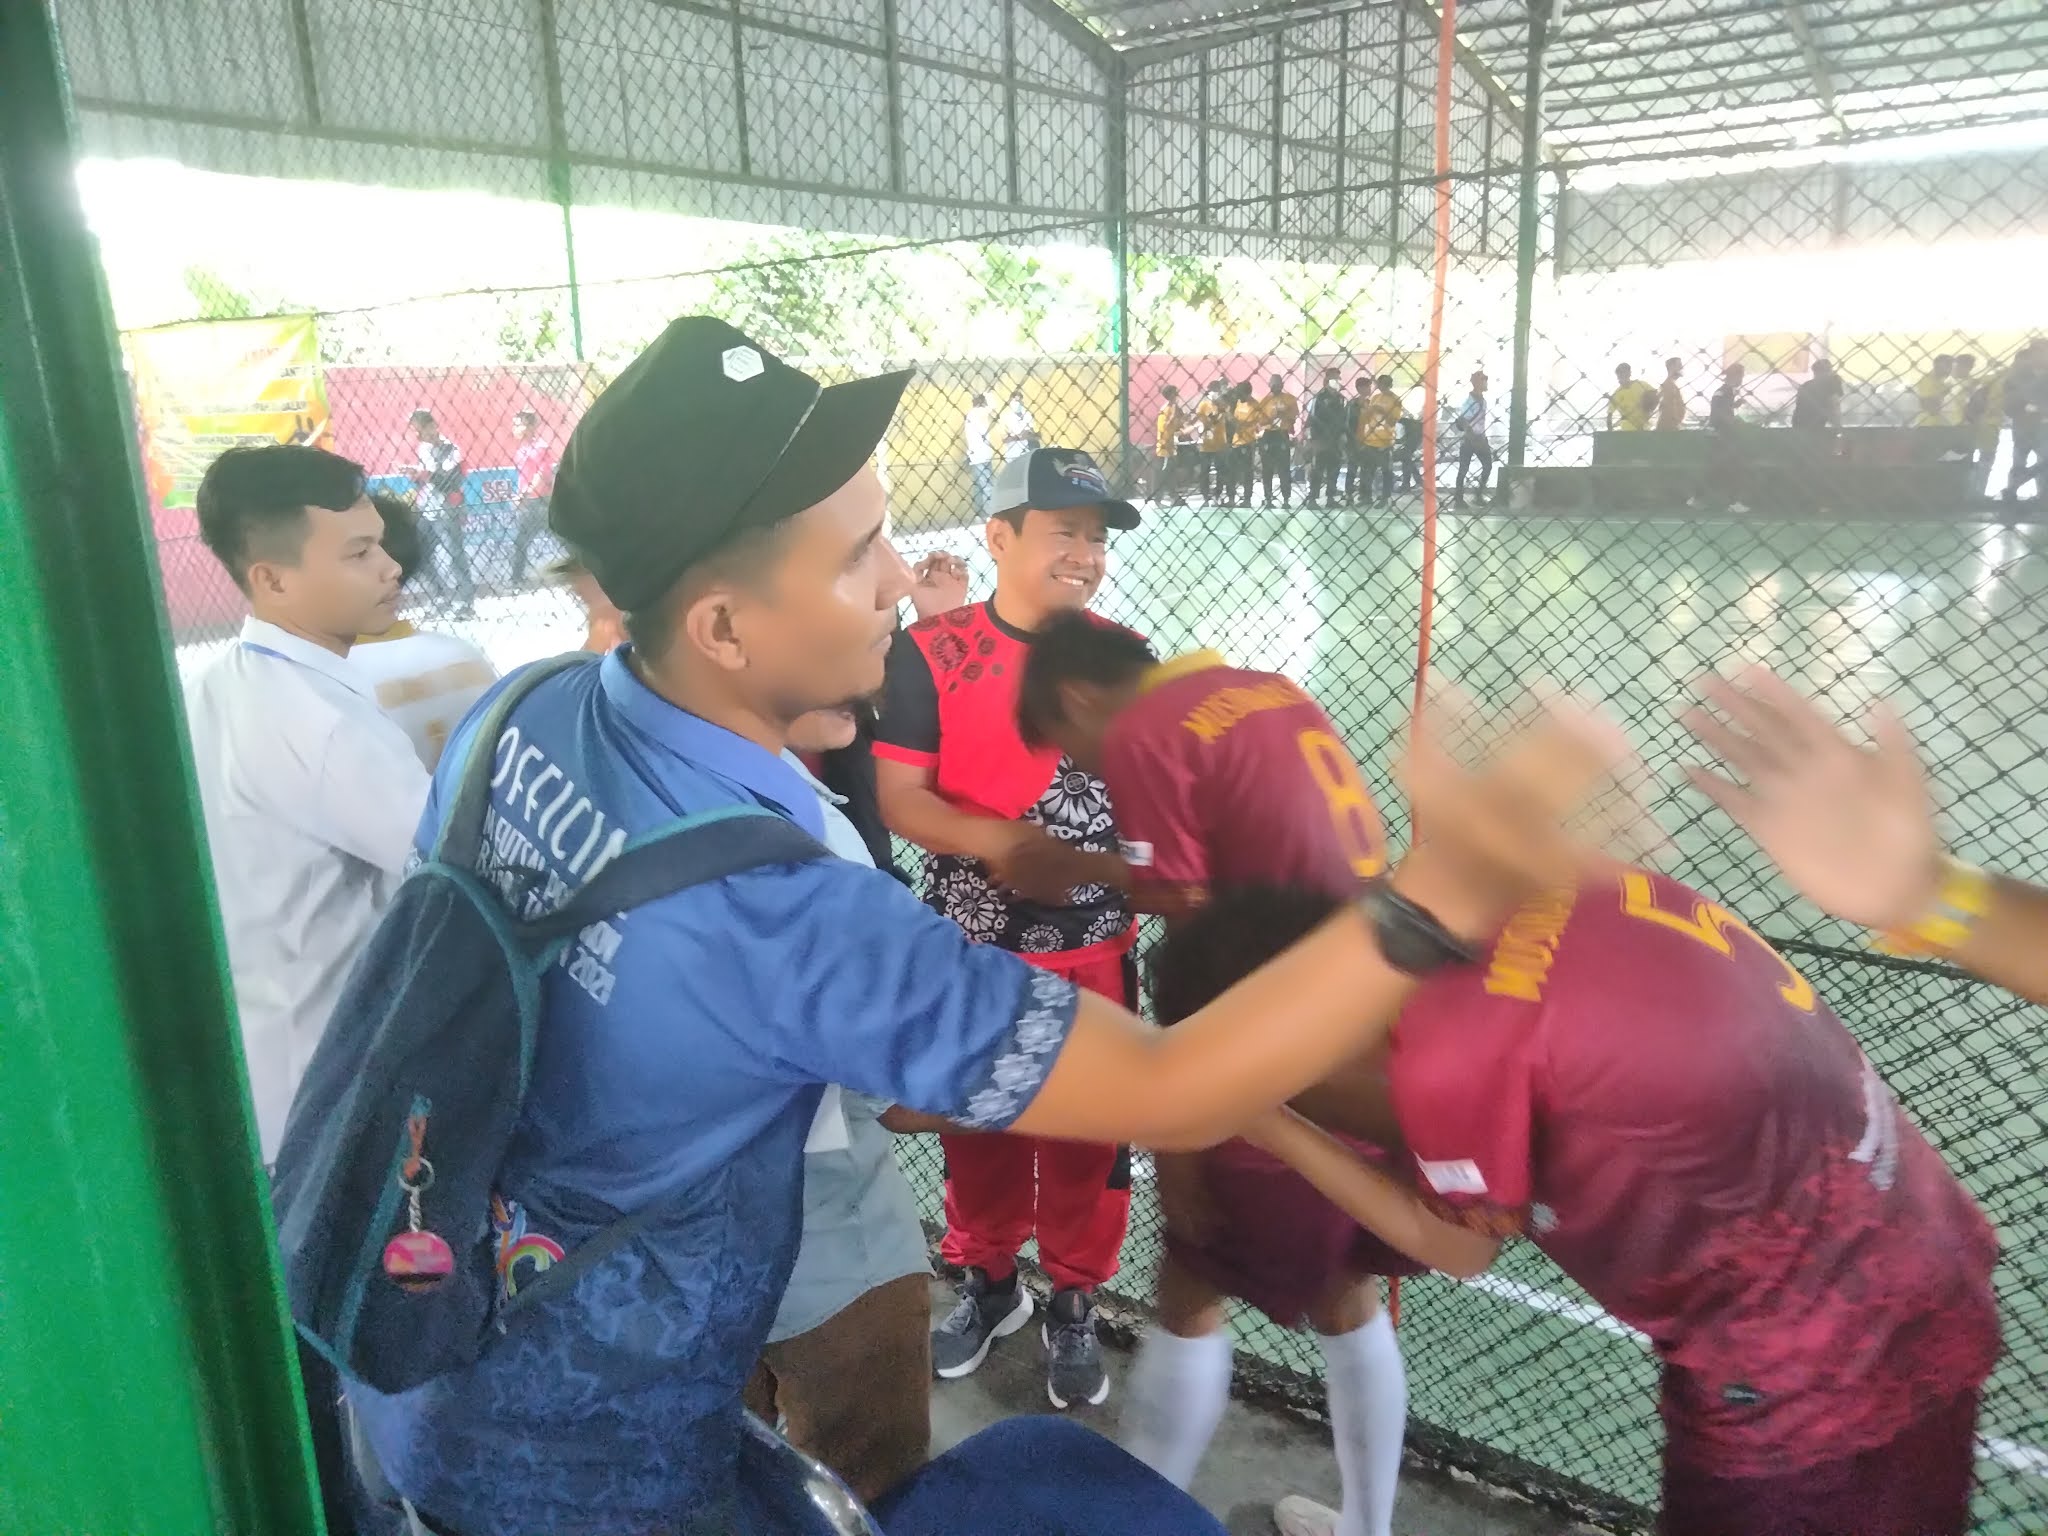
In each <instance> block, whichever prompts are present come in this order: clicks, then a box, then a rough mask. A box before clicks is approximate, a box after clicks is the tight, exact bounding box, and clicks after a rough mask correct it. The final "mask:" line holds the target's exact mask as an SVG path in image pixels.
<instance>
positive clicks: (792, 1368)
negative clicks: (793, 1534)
mask: <svg viewBox="0 0 2048 1536" xmlns="http://www.w3.org/2000/svg"><path fill="white" fill-rule="evenodd" d="M931 1327H932V1311H931V1277H930V1276H929V1275H921V1274H920V1275H905V1276H903V1277H902V1278H901V1279H897V1280H891V1281H889V1282H888V1283H887V1284H884V1285H878V1286H876V1287H875V1288H874V1289H873V1290H871V1291H869V1292H868V1293H867V1294H866V1295H864V1296H862V1297H861V1298H860V1299H859V1300H858V1301H855V1302H854V1303H853V1304H852V1305H850V1306H848V1307H847V1308H846V1309H845V1310H843V1311H841V1312H839V1313H837V1314H835V1315H834V1316H832V1317H829V1318H827V1319H826V1320H825V1321H824V1322H822V1323H820V1324H819V1325H818V1326H817V1327H815V1328H813V1329H812V1330H811V1331H810V1332H809V1333H800V1334H798V1335H797V1336H796V1337H795V1338H793V1339H784V1340H783V1341H782V1342H781V1343H779V1344H770V1345H769V1346H768V1347H767V1348H766V1349H764V1350H762V1351H761V1360H760V1363H759V1364H758V1365H756V1366H755V1367H754V1375H753V1379H752V1380H751V1381H749V1382H748V1383H747V1391H746V1403H747V1407H748V1409H749V1410H751V1411H752V1412H753V1413H754V1415H755V1416H756V1417H758V1418H760V1419H762V1420H764V1421H765V1422H767V1423H769V1424H773V1423H775V1422H776V1420H777V1418H778V1417H779V1418H780V1419H781V1420H782V1421H783V1430H782V1432H783V1435H784V1437H785V1438H787V1439H788V1441H789V1443H790V1444H792V1445H794V1446H795V1447H796V1448H797V1449H798V1450H800V1451H807V1452H809V1453H810V1454H811V1455H813V1456H815V1457H817V1458H818V1460H820V1461H822V1462H824V1463H825V1465H826V1466H828V1467H830V1468H831V1469H832V1470H833V1471H834V1472H837V1473H838V1474H839V1475H840V1476H841V1477H843V1478H844V1479H846V1483H847V1486H848V1487H850V1488H852V1489H853V1491H854V1492H855V1493H857V1494H858V1495H860V1498H861V1501H862V1502H863V1503H872V1502H873V1501H874V1500H875V1499H877V1498H879V1497H880V1496H881V1495H882V1494H884V1493H887V1492H888V1491H889V1490H890V1489H891V1488H894V1487H895V1486H896V1485H897V1484H898V1483H900V1482H902V1481H903V1480H904V1479H905V1478H907V1477H908V1476H910V1474H911V1473H913V1472H915V1471H916V1470H917V1469H918V1468H919V1467H921V1466H923V1465H924V1464H925V1461H926V1460H927V1458H929V1457H930V1455H931V1442H932V1407H931V1397H932V1339H931Z"/></svg>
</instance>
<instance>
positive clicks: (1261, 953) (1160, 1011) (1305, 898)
mask: <svg viewBox="0 0 2048 1536" xmlns="http://www.w3.org/2000/svg"><path fill="white" fill-rule="evenodd" d="M1343 905H1344V898H1342V897H1340V896H1336V895H1333V894H1331V893H1330V892H1329V891H1326V890H1321V889H1318V888H1316V887H1314V886H1306V885H1237V886H1230V887H1227V888H1225V889H1223V890H1220V891H1217V892H1216V893H1215V894H1214V895H1212V896H1211V897H1210V898H1209V900H1208V901H1207V902H1206V903H1204V904H1203V905H1202V906H1201V907H1200V908H1199V909H1198V910H1197V911H1196V912H1195V913H1194V915H1193V916H1191V917H1189V918H1188V919H1187V920H1186V921H1185V922H1181V923H1176V924H1174V925H1173V926H1172V927H1171V928H1169V929H1167V931H1166V937H1165V939H1164V940H1163V941H1161V943H1160V945H1159V947H1158V948H1157V949H1156V950H1154V951H1153V952H1152V968H1151V969H1152V1009H1153V1012H1154V1013H1155V1014H1156V1015H1157V1017H1158V1019H1159V1022H1160V1023H1161V1024H1178V1023H1180V1022H1181V1020H1183V1019H1186V1018H1188V1017H1190V1016H1191V1015H1193V1014H1196V1013H1199V1012H1200V1011H1201V1010H1202V1009H1204V1008H1206V1007H1208V1006H1209V1005H1210V1004H1211V1003H1213V1002H1215V1001H1216V999H1217V998H1219V997H1221V996H1222V995H1223V994H1224V993H1225V992H1228V991H1229V990H1230V989H1231V988H1232V987H1234V986H1236V985H1237V984H1238V983H1239V982H1240V981H1243V980H1244V979H1245V977H1247V976H1249V975H1251V973H1252V972H1253V971H1256V970H1257V969H1258V968H1259V967H1260V966H1262V965H1264V964H1265V963H1266V962H1267V961H1269V960H1272V959H1274V958H1276V957H1277V956H1279V955H1280V954H1282V953H1284V952H1285V951H1287V950H1289V949H1292V948H1293V947H1294V946H1295V945H1296V944H1298V943H1300V942H1301V941H1302V940H1303V939H1305V938H1307V937H1308V936H1309V935H1310V934H1311V933H1313V932H1315V931H1316V929H1318V928H1320V927H1321V926H1322V925H1323V924H1324V923H1325V922H1327V921H1329V919H1330V918H1331V917H1333V916H1334V915H1335V914H1336V913H1337V911H1338V909H1339V908H1341V907H1342V906H1343Z"/></svg>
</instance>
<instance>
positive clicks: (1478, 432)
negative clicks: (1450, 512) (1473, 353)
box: [1451, 371, 1493, 507]
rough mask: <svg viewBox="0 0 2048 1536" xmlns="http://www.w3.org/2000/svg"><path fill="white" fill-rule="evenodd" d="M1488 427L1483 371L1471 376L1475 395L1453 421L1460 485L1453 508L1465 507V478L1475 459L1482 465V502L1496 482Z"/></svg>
mask: <svg viewBox="0 0 2048 1536" xmlns="http://www.w3.org/2000/svg"><path fill="white" fill-rule="evenodd" d="M1486 426H1487V422H1486V374H1485V373H1484V372H1483V371H1482V372H1479V373H1475V374H1473V375H1472V393H1471V394H1469V395H1467V396H1466V397H1465V403H1464V404H1463V405H1461V406H1459V407H1458V410H1457V414H1456V415H1454V416H1453V417H1452V418H1451V431H1452V432H1453V433H1454V434H1455V436H1456V438H1457V442H1458V485H1457V490H1456V491H1455V492H1454V493H1453V498H1452V503H1451V504H1452V505H1453V506H1458V507H1462V506H1463V505H1465V475H1466V473H1467V471H1469V470H1470V469H1471V468H1472V464H1473V461H1474V460H1475V459H1476V460H1477V461H1478V463H1479V500H1481V501H1482V502H1483V501H1485V500H1486V493H1487V488H1488V486H1490V485H1491V484H1492V482H1493V444H1492V443H1490V442H1489V441H1487V437H1486Z"/></svg>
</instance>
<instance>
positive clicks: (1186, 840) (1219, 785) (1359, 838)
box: [1102, 651, 1387, 895]
mask: <svg viewBox="0 0 2048 1536" xmlns="http://www.w3.org/2000/svg"><path fill="white" fill-rule="evenodd" d="M1102 778H1103V782H1104V783H1106V784H1107V785H1108V786H1109V793H1110V798H1111V799H1112V800H1113V801H1114V802H1115V804H1116V812H1117V831H1118V833H1119V835H1120V836H1121V837H1122V838H1123V841H1124V852H1125V855H1126V856H1127V857H1128V858H1129V859H1130V861H1131V864H1132V866H1133V868H1134V869H1135V870H1136V873H1137V876H1138V879H1139V881H1140V882H1141V883H1143V884H1148V885H1154V886H1171V887H1177V888H1180V889H1181V890H1183V891H1186V892H1188V893H1190V894H1193V895H1201V894H1205V893H1207V892H1208V891H1210V890H1213V889H1216V888H1219V887H1224V886H1231V885H1247V884H1254V883H1256V884H1298V885H1308V886H1313V887H1316V888H1318V889H1322V890H1327V891H1330V892H1332V893H1333V894H1336V895H1348V894H1349V893H1350V892H1352V891H1353V890H1355V889H1356V888H1357V887H1358V885H1359V884H1360V882H1362V881H1364V880H1367V879H1370V878H1371V877H1372V876H1374V875H1376V874H1378V873H1379V872H1380V870H1381V869H1382V867H1384V865H1385V863H1386V855H1387V844H1386V833H1385V831H1384V829H1383V828H1382V827H1381V825H1380V818H1379V812H1378V810H1377V809H1376V808H1375V807H1374V805H1373V802H1372V796H1371V795H1370V794H1369V793H1368V792H1367V790H1366V788H1365V785H1364V783H1363V782H1362V781H1361V780H1360V779H1359V776H1358V769H1357V767H1356V765H1354V764H1353V763H1352V761H1351V755H1350V754H1349V753H1348V752H1347V751H1346V750H1345V748H1344V743H1343V740H1342V738H1340V737H1339V736H1338V734H1337V728H1336V726H1334V725H1332V724H1331V723H1330V717H1329V716H1328V715H1326V714H1324V713H1323V711H1322V709H1321V708H1320V707H1319V706H1318V705H1317V704H1316V701H1315V700H1314V699H1311V698H1310V697H1309V696H1308V695H1307V694H1306V693H1303V692H1302V691H1301V689H1300V688H1298V687H1297V686H1296V685H1295V684H1294V683H1293V682H1291V681H1290V680H1289V679H1287V678H1285V677H1282V676H1280V675H1279V674H1278V673H1276V672H1248V671H1246V670H1244V669H1243V668H1241V667H1233V666H1229V665H1227V664H1226V663H1225V662H1224V660H1223V658H1222V657H1221V656H1219V655H1217V654H1216V652H1214V651H1196V652H1194V653H1192V654H1190V655H1187V656H1182V657H1178V658H1176V659H1175V660H1173V661H1169V662H1166V663H1165V664H1164V665H1162V666H1159V667H1157V668H1155V669H1154V670H1153V671H1152V673H1151V674H1150V676H1149V677H1148V678H1147V679H1146V686H1145V689H1144V691H1143V692H1142V693H1140V694H1139V695H1138V697H1137V698H1136V699H1134V700H1133V701H1132V702H1131V703H1129V704H1128V705H1126V706H1125V707H1124V708H1123V709H1122V710H1121V711H1120V712H1119V713H1118V715H1117V717H1116V719H1115V720H1114V721H1113V722H1112V723H1111V725H1110V728H1109V731H1108V734H1107V735H1106V736H1105V737H1104V739H1103V744H1102Z"/></svg>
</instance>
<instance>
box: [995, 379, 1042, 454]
mask: <svg viewBox="0 0 2048 1536" xmlns="http://www.w3.org/2000/svg"><path fill="white" fill-rule="evenodd" d="M1037 446H1038V423H1037V422H1035V421H1033V420H1032V419H1031V413H1030V412H1029V411H1027V410H1026V409H1024V397H1023V395H1021V394H1015V395H1012V396H1010V403H1009V404H1008V405H1006V406H1004V407H1003V462H1004V463H1005V464H1008V463H1011V462H1012V461H1014V460H1016V459H1021V458H1022V457H1023V456H1024V455H1025V454H1027V453H1029V452H1030V451H1031V450H1032V449H1034V448H1036V447H1037Z"/></svg>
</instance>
